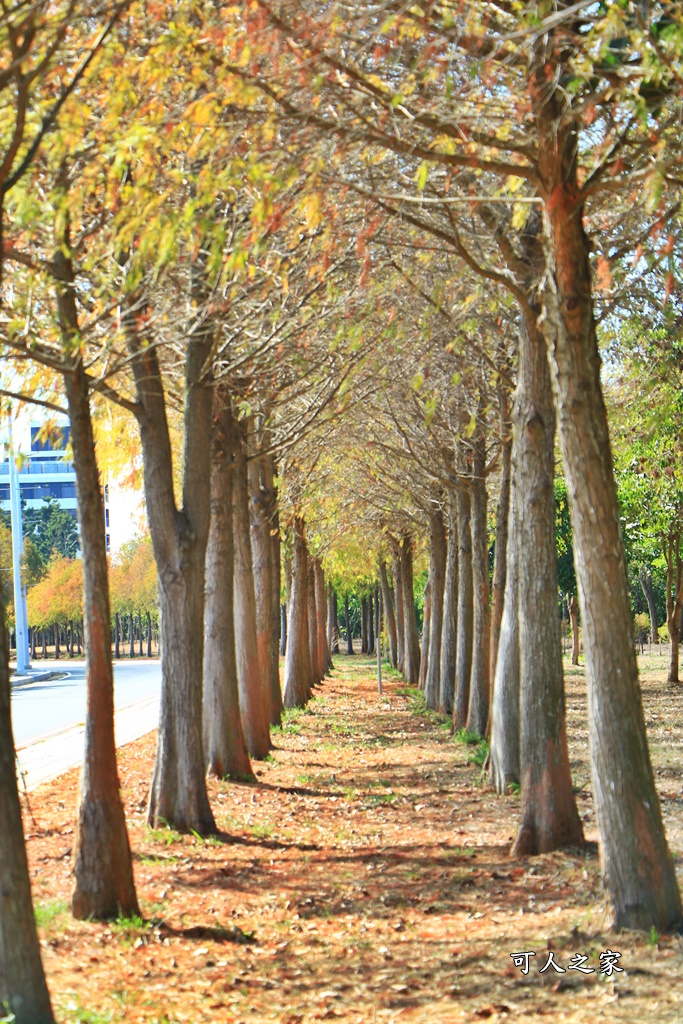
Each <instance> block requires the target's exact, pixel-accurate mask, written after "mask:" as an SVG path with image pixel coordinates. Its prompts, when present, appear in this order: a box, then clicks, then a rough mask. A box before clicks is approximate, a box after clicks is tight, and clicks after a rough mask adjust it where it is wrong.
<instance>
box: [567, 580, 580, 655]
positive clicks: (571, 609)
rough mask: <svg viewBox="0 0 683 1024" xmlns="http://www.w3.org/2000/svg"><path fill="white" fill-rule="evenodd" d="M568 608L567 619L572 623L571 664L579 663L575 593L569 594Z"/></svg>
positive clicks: (577, 617) (577, 616) (577, 615)
mask: <svg viewBox="0 0 683 1024" xmlns="http://www.w3.org/2000/svg"><path fill="white" fill-rule="evenodd" d="M567 606H568V608H569V621H570V622H571V624H572V665H578V664H579V651H580V642H579V602H578V601H577V600H576V594H571V595H570V597H569V600H568V601H567Z"/></svg>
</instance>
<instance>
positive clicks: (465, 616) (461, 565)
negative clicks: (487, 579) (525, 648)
mask: <svg viewBox="0 0 683 1024" xmlns="http://www.w3.org/2000/svg"><path fill="white" fill-rule="evenodd" d="M473 621H474V596H473V584H472V532H471V530H470V492H469V491H468V490H466V489H465V488H464V487H460V488H458V639H457V661H456V667H455V706H454V710H453V716H454V719H453V725H454V727H455V729H456V730H457V729H464V728H465V722H466V721H467V709H468V707H469V702H470V676H471V675H472V629H473Z"/></svg>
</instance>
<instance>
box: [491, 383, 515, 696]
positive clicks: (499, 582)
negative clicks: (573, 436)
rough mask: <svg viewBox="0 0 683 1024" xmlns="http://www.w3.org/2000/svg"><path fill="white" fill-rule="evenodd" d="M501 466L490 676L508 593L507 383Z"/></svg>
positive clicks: (503, 389)
mask: <svg viewBox="0 0 683 1024" xmlns="http://www.w3.org/2000/svg"><path fill="white" fill-rule="evenodd" d="M499 396H500V398H499V401H500V427H501V442H500V444H501V465H500V494H499V496H498V507H497V509H496V545H495V552H494V558H493V581H492V586H491V590H492V598H493V600H492V607H491V658H490V663H491V669H490V677H491V679H492V680H493V679H495V677H496V660H497V658H498V645H499V643H500V630H501V626H502V621H503V600H504V596H505V575H506V571H507V543H508V520H509V508H510V464H511V460H512V438H511V437H510V436H509V434H510V424H509V416H510V413H509V408H508V390H507V386H506V385H505V384H501V386H500V388H499Z"/></svg>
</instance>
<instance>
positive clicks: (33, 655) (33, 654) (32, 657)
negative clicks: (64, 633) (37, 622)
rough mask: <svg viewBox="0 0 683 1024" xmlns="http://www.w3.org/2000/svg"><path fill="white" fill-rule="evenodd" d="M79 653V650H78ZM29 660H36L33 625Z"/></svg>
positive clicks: (33, 627)
mask: <svg viewBox="0 0 683 1024" xmlns="http://www.w3.org/2000/svg"><path fill="white" fill-rule="evenodd" d="M79 654H80V651H79ZM31 660H32V661H35V660H36V629H35V626H32V627H31Z"/></svg>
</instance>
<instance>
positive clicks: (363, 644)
mask: <svg viewBox="0 0 683 1024" xmlns="http://www.w3.org/2000/svg"><path fill="white" fill-rule="evenodd" d="M360 653H361V654H367V653H368V600H367V598H366V597H361V599H360Z"/></svg>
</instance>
